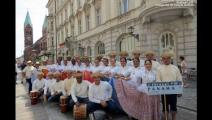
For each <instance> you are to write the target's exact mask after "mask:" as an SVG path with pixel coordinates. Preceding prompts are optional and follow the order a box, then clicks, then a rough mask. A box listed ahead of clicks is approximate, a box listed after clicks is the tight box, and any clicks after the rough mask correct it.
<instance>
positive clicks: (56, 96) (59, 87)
mask: <svg viewBox="0 0 212 120" xmlns="http://www.w3.org/2000/svg"><path fill="white" fill-rule="evenodd" d="M54 76H55V79H56V82H55V84H54V85H53V86H52V90H51V96H50V97H49V98H48V101H50V102H51V101H55V102H58V103H59V101H60V96H61V95H62V94H63V93H62V91H63V82H62V81H61V80H60V78H61V74H60V73H59V72H56V73H55V74H54Z"/></svg>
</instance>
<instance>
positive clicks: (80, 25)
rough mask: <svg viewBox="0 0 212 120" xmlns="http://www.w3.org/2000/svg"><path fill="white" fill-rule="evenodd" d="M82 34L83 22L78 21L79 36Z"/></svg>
mask: <svg viewBox="0 0 212 120" xmlns="http://www.w3.org/2000/svg"><path fill="white" fill-rule="evenodd" d="M81 33H82V24H81V20H78V34H81Z"/></svg>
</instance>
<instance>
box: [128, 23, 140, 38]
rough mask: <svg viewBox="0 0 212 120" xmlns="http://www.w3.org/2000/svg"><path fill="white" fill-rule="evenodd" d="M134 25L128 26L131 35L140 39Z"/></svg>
mask: <svg viewBox="0 0 212 120" xmlns="http://www.w3.org/2000/svg"><path fill="white" fill-rule="evenodd" d="M134 29H135V28H134V27H133V26H130V27H128V33H129V34H130V35H131V36H133V37H134V38H136V39H137V40H139V34H134V33H133V32H134Z"/></svg>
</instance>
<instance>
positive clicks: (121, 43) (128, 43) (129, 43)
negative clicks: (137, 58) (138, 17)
mask: <svg viewBox="0 0 212 120" xmlns="http://www.w3.org/2000/svg"><path fill="white" fill-rule="evenodd" d="M135 42H136V39H135V38H133V37H132V36H130V35H123V36H122V37H120V38H119V39H118V40H117V46H116V47H117V51H118V52H120V51H127V52H131V51H132V50H133V49H135V47H136V46H135Z"/></svg>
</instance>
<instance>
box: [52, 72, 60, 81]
mask: <svg viewBox="0 0 212 120" xmlns="http://www.w3.org/2000/svg"><path fill="white" fill-rule="evenodd" d="M54 78H55V79H56V81H57V82H58V81H60V78H61V74H60V72H55V73H54Z"/></svg>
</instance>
